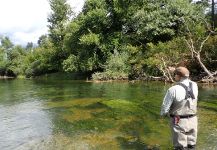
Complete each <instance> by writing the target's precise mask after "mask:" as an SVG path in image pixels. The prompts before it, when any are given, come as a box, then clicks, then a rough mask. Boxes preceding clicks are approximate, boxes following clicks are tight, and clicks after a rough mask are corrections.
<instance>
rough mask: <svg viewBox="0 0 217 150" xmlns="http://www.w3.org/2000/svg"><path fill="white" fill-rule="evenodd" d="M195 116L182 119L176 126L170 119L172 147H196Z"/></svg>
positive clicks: (196, 122) (196, 121)
mask: <svg viewBox="0 0 217 150" xmlns="http://www.w3.org/2000/svg"><path fill="white" fill-rule="evenodd" d="M197 124H198V120H197V116H194V117H191V118H182V119H180V120H179V123H178V124H175V123H174V119H173V118H171V129H172V138H173V146H174V147H187V145H196V141H197Z"/></svg>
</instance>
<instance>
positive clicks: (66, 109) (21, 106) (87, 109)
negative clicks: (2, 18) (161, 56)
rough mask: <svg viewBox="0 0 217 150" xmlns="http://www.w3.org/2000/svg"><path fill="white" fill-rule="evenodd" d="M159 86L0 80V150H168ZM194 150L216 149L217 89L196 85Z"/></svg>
mask: <svg viewBox="0 0 217 150" xmlns="http://www.w3.org/2000/svg"><path fill="white" fill-rule="evenodd" d="M169 86H170V85H169V84H168V85H164V84H163V83H160V82H138V83H137V82H136V83H129V82H108V83H91V82H84V81H73V80H50V79H37V80H0V120H1V121H0V149H1V150H11V149H13V150H14V149H15V150H29V149H33V150H61V149H62V150H73V149H74V150H107V149H112V150H119V149H120V150H126V149H127V150H128V149H129V150H140V149H156V150H157V149H163V150H164V149H171V134H170V129H169V123H168V120H167V119H162V118H161V117H160V116H159V112H160V105H161V103H162V98H163V96H164V93H165V92H166V90H167V89H168V87H169ZM199 92H200V96H199V108H198V111H199V112H198V113H199V134H198V149H200V150H203V149H204V150H208V149H210V150H214V149H217V94H216V93H217V87H216V86H202V85H200V89H199Z"/></svg>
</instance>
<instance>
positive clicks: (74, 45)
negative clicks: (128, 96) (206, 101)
mask: <svg viewBox="0 0 217 150" xmlns="http://www.w3.org/2000/svg"><path fill="white" fill-rule="evenodd" d="M49 3H50V7H51V10H52V11H51V13H50V15H49V16H48V19H47V21H48V34H47V35H41V37H40V38H39V39H38V44H37V46H34V45H33V43H31V42H30V43H28V44H27V45H26V46H25V47H23V46H20V45H14V44H13V43H12V42H11V41H10V39H9V38H8V37H7V36H0V41H1V45H0V76H11V77H21V76H23V77H27V78H30V77H35V76H39V75H44V74H48V73H54V72H70V73H73V72H76V73H78V72H79V73H84V74H88V75H90V76H91V78H92V79H94V80H116V79H119V80H120V79H121V80H122V79H149V78H150V77H153V78H155V77H163V79H164V80H167V81H172V74H171V73H170V71H169V68H170V67H176V66H187V67H188V68H189V69H190V71H191V75H192V77H193V78H195V80H204V79H206V80H209V81H214V82H216V75H217V34H216V31H215V27H216V25H217V23H216V16H217V15H216V8H215V1H214V0H212V1H209V0H200V1H191V0H86V1H85V4H84V6H83V9H82V11H81V12H80V13H79V14H75V13H74V12H73V10H72V9H71V7H70V5H69V4H68V3H67V0H49Z"/></svg>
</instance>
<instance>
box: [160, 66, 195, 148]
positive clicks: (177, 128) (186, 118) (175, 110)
mask: <svg viewBox="0 0 217 150" xmlns="http://www.w3.org/2000/svg"><path fill="white" fill-rule="evenodd" d="M174 74H175V81H176V82H177V83H176V84H175V85H174V86H172V87H170V88H169V89H168V90H167V93H166V95H165V97H164V100H163V103H162V106H161V115H162V116H169V117H170V118H171V122H170V125H171V130H172V138H173V146H174V149H175V150H187V149H188V150H195V146H196V141H197V124H198V121H197V116H196V112H197V96H198V86H197V84H196V83H195V82H193V81H191V80H190V79H189V71H188V69H187V68H185V67H178V68H176V69H175V71H174Z"/></svg>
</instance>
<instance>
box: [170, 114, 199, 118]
mask: <svg viewBox="0 0 217 150" xmlns="http://www.w3.org/2000/svg"><path fill="white" fill-rule="evenodd" d="M194 116H196V114H191V115H181V116H179V115H170V117H172V118H174V117H179V118H181V119H182V118H192V117H194Z"/></svg>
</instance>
